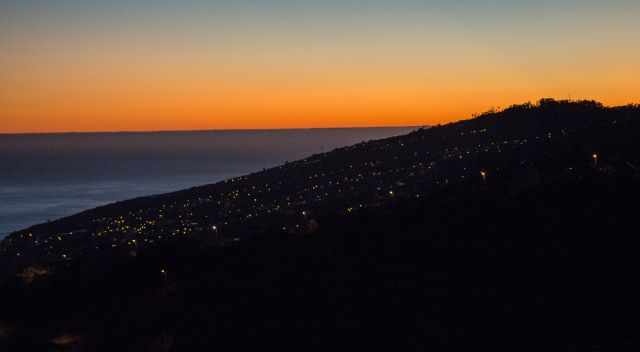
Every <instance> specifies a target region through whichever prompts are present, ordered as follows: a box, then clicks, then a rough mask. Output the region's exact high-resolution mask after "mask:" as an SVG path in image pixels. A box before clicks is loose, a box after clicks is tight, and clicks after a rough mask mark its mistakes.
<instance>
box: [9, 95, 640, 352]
mask: <svg viewBox="0 0 640 352" xmlns="http://www.w3.org/2000/svg"><path fill="white" fill-rule="evenodd" d="M639 137H640V108H638V107H634V106H628V107H620V108H604V107H602V106H600V105H598V104H596V103H592V102H578V103H572V102H555V101H549V100H545V101H542V102H541V103H540V104H538V105H535V106H532V105H524V106H517V107H513V108H510V109H507V110H506V111H503V112H498V113H490V114H485V115H482V116H480V117H478V118H475V119H473V120H469V121H463V122H460V123H455V124H450V125H446V126H439V127H434V128H432V129H428V130H419V131H416V132H414V133H411V134H409V135H406V136H400V137H397V138H390V139H385V140H381V141H372V142H368V143H364V144H360V145H357V146H353V147H349V148H344V149H340V150H336V151H333V152H330V153H326V154H322V155H316V156H312V157H310V158H308V159H305V160H302V161H299V162H295V163H290V164H287V165H284V166H281V167H279V168H275V169H271V170H265V171H263V172H260V173H256V174H253V175H249V176H246V177H242V178H239V179H235V180H233V181H228V182H224V183H220V184H216V185H210V186H204V187H198V188H194V189H191V190H186V191H182V192H177V193H174V194H169V195H163V196H158V197H151V198H144V199H138V200H133V201H128V202H123V203H118V204H115V205H112V206H108V207H104V208H101V209H96V210H93V211H89V212H86V213H83V214H79V215H78V216H76V217H71V218H69V219H63V220H60V221H59V222H55V223H52V224H46V225H41V226H36V227H34V228H32V229H28V230H25V231H22V232H18V233H16V234H14V235H12V237H11V240H9V241H6V242H5V243H4V244H3V246H4V247H3V250H4V251H5V252H4V253H5V254H4V260H6V261H7V262H8V263H12V264H13V265H14V268H16V270H18V275H17V276H15V275H8V276H6V277H5V279H4V281H3V283H2V286H1V287H0V289H1V291H0V292H2V293H3V300H2V302H1V303H0V312H2V313H1V314H0V339H1V338H2V335H4V336H5V337H4V339H3V340H0V341H2V343H4V344H5V345H6V346H7V347H8V348H9V349H10V350H11V348H14V349H19V350H47V349H50V348H51V347H53V346H58V348H61V349H65V348H74V349H75V350H88V351H89V350H91V351H93V350H105V351H107V350H132V351H134V350H136V351H137V350H160V351H182V350H211V349H212V348H215V347H218V348H224V347H227V346H228V347H234V348H240V349H244V348H256V347H257V348H264V346H278V347H281V348H297V349H300V348H305V349H309V348H314V347H315V348H317V349H323V350H326V349H327V348H341V349H342V348H345V349H346V348H358V349H362V348H374V347H377V348H380V347H388V348H394V349H400V348H402V349H405V348H407V349H415V350H424V349H435V350H461V349H462V350H468V349H471V348H474V349H477V348H481V349H492V350H510V351H512V350H531V351H539V350H563V351H567V350H574V351H581V350H600V349H601V350H619V351H621V350H629V351H631V350H637V347H638V346H639V345H638V344H639V343H640V341H639V340H638V336H637V332H636V329H635V327H634V325H632V324H629V323H628V320H630V319H632V318H634V316H636V315H637V313H638V312H640V309H639V307H638V303H637V298H636V297H637V296H638V294H640V292H639V291H638V289H637V288H636V287H635V285H634V282H633V279H632V278H633V277H634V276H635V275H634V274H635V267H637V259H636V257H637V256H636V251H637V248H638V244H639V243H638V242H639V241H638V240H637V238H636V236H635V233H634V231H633V230H632V229H633V228H634V227H635V226H636V224H635V222H636V221H635V205H634V204H635V202H637V199H638V198H639V197H640V177H639V173H638V170H637V165H640V163H639V160H640V155H638V151H639V150H640V148H639V147H640V145H639V144H640V138H639ZM265 185H268V186H265ZM269 188H270V189H271V190H270V191H269ZM301 196H302V197H301ZM209 197H211V198H209ZM287 197H289V199H287ZM254 199H255V200H254ZM187 202H188V203H187ZM218 202H220V203H218ZM276 203H277V204H276ZM167 204H175V206H174V207H173V208H171V207H169V206H167ZM177 204H180V205H181V206H180V207H178V206H177ZM185 204H188V205H187V206H185ZM265 204H267V205H269V206H263V205H265ZM163 206H164V207H163ZM278 206H279V208H278ZM140 209H142V210H143V212H139V210H140ZM160 209H163V211H162V218H159V217H158V215H160V214H159V213H160ZM238 209H240V211H239V212H238V211H237V210H238ZM229 211H231V214H233V215H229V214H230V213H229ZM249 212H251V213H252V214H253V213H255V214H253V215H252V216H251V217H248V216H247V215H248V213H249ZM122 214H125V215H122ZM127 214H133V215H127ZM120 216H122V217H120ZM147 216H154V219H158V220H157V222H156V223H153V224H149V223H147V224H148V226H147V227H145V228H143V229H142V230H141V231H139V233H137V234H136V233H135V231H134V232H133V233H132V232H131V231H130V230H129V229H130V228H133V227H134V226H138V224H139V223H140V221H142V220H144V219H148V218H147ZM96 219H98V220H99V221H96ZM100 219H111V220H108V221H106V220H100ZM114 219H115V220H114ZM141 219H142V220H141ZM113 221H117V225H118V227H117V228H114V229H113V231H109V232H107V233H103V234H102V235H101V236H97V234H98V232H104V231H103V230H102V229H103V228H104V226H105V225H104V224H105V223H111V222H113ZM225 222H226V223H225ZM296 225H297V226H296ZM127 226H129V228H127ZM179 226H181V227H180V228H181V229H182V230H183V231H182V232H180V233H177V232H172V231H176V230H175V229H177V228H178V227H179ZM212 226H216V228H215V230H214V229H213V227H212ZM185 227H186V229H187V230H186V231H185V230H184V229H185ZM78 229H80V230H83V231H84V230H86V232H77V233H74V234H72V235H65V237H62V236H61V238H62V239H61V240H58V239H57V238H54V241H57V242H54V243H56V246H54V248H55V249H60V250H64V251H65V253H73V255H69V256H68V257H67V258H64V259H60V258H58V257H56V256H55V255H51V254H49V253H47V252H46V251H44V252H43V251H41V250H40V249H39V248H37V247H36V246H35V245H33V242H34V241H35V240H33V239H32V238H34V237H36V236H37V237H36V238H37V239H38V241H40V240H41V239H43V238H45V239H51V237H50V236H49V237H47V236H46V235H49V232H48V231H51V233H56V232H61V231H64V232H67V231H74V230H78ZM185 232H186V234H185ZM29 233H31V236H29ZM172 233H176V234H175V235H172ZM159 234H160V235H162V234H164V235H167V234H168V238H163V240H160V241H158V240H157V239H158V238H157V236H159ZM41 236H44V237H41ZM70 236H78V237H77V238H73V240H72V239H69V238H67V237H70ZM152 237H154V238H155V239H156V240H155V241H154V242H153V243H149V239H150V238H152ZM114 238H115V239H116V241H115V242H114V241H113V239H114ZM133 239H136V242H135V243H134V242H132V240H133ZM144 239H147V241H144ZM236 239H237V240H236ZM101 241H106V242H101ZM58 242H59V243H60V244H59V245H58V244H57V243H58ZM141 242H142V244H141ZM103 243H107V244H116V247H111V246H107V247H106V248H108V249H104V247H102V246H103ZM96 245H97V246H98V247H100V248H95V246H96ZM122 247H124V248H122ZM18 250H19V251H22V252H21V253H22V255H21V256H20V257H17V256H15V251H18ZM16 258H19V260H16ZM0 346H2V345H0Z"/></svg>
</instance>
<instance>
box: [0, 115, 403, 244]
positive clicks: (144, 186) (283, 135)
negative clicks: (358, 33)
mask: <svg viewBox="0 0 640 352" xmlns="http://www.w3.org/2000/svg"><path fill="white" fill-rule="evenodd" d="M413 129H414V128H412V127H394V128H350V129H309V130H269V131H201V132H149V133H70V134H41V135H0V163H1V165H2V166H1V167H0V239H1V238H3V237H4V236H6V235H7V234H9V233H10V232H12V231H15V230H19V229H22V228H25V227H28V226H31V225H34V224H37V223H42V222H45V221H47V220H54V219H57V218H60V217H64V216H68V215H72V214H74V213H77V212H80V211H82V210H86V209H91V208H94V207H96V206H100V205H104V204H107V203H111V202H114V201H118V200H124V199H129V198H135V197H140V196H146V195H152V194H158V193H166V192H171V191H176V190H179V189H184V188H189V187H193V186H198V185H203V184H207V183H213V182H217V181H221V180H223V179H225V178H229V177H233V176H238V175H241V174H246V173H250V172H253V171H258V170H261V169H263V168H268V167H272V166H276V165H279V164H282V163H284V162H285V161H288V160H296V159H300V158H303V157H306V156H309V155H311V154H315V153H320V152H325V151H329V150H331V149H334V148H337V147H341V146H346V145H350V144H355V143H358V142H361V141H366V140H370V139H378V138H384V137H390V136H394V135H400V134H404V133H407V132H409V131H411V130H413Z"/></svg>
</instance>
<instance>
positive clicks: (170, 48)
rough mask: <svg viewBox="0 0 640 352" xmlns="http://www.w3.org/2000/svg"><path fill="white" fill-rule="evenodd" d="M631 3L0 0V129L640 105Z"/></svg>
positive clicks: (366, 120)
mask: <svg viewBox="0 0 640 352" xmlns="http://www.w3.org/2000/svg"><path fill="white" fill-rule="evenodd" d="M638 18H640V2H639V1H637V0H609V1H594V0H581V1H578V0H553V1H552V0H538V1H526V0H509V1H507V0H484V1H481V0H473V1H472V0H460V1H454V0H442V1H440V0H424V1H417V0H394V1H379V0H374V1H355V0H340V1H338V0H323V1H306V0H298V1H293V0H276V1H269V0H253V1H245V0H234V1H215V0H209V1H204V0H183V1H177V0H176V1H168V0H164V1H160V0H156V1H154V0H128V1H118V0H112V1H110V2H108V3H107V1H97V0H85V1H79V0H78V1H76V0H15V1H14V0H8V1H7V0H0V132H45V131H49V132H51V131H114V130H184V129H227V128H291V127H341V126H380V125H425V124H435V123H441V122H447V121H451V120H458V119H461V118H466V117H469V116H470V115H471V114H472V113H474V112H482V111H485V110H487V109H489V108H492V107H500V106H507V105H510V104H513V103H521V102H525V101H535V100H538V99H539V98H541V97H555V98H569V97H570V98H574V99H576V98H590V99H597V100H600V101H602V102H603V103H605V104H626V103H631V102H640V80H639V79H638V77H640V45H638V35H640V21H638Z"/></svg>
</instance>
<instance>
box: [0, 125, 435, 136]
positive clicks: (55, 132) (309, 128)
mask: <svg viewBox="0 0 640 352" xmlns="http://www.w3.org/2000/svg"><path fill="white" fill-rule="evenodd" d="M430 126H431V125H393V126H346V127H281V128H259V127H258V128H221V129H216V128H211V129H207V128H205V129H184V130H180V129H176V130H114V131H104V130H102V131H100V130H98V131H51V132H0V136H38V135H65V134H143V133H149V134H150V133H197V132H266V131H307V130H353V129H385V128H416V129H417V128H425V127H430Z"/></svg>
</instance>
